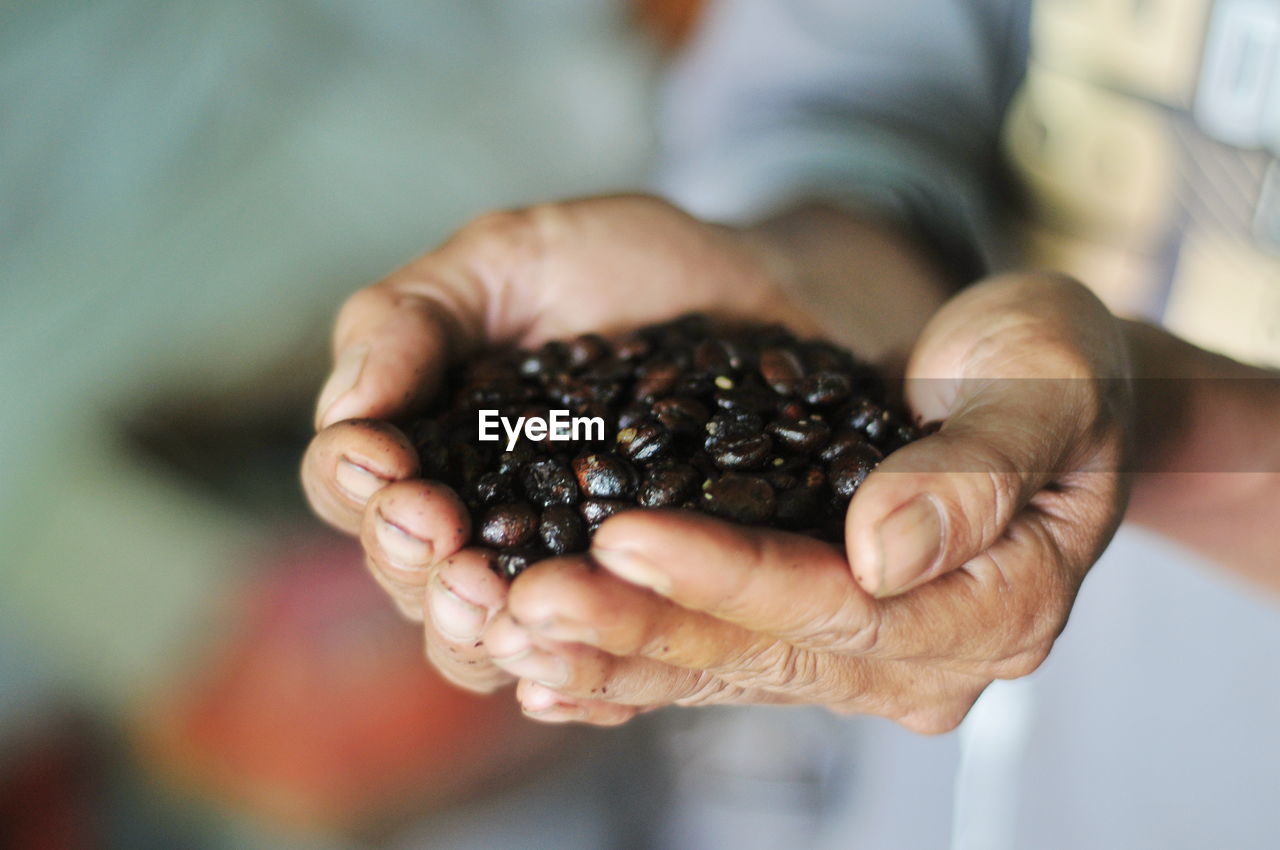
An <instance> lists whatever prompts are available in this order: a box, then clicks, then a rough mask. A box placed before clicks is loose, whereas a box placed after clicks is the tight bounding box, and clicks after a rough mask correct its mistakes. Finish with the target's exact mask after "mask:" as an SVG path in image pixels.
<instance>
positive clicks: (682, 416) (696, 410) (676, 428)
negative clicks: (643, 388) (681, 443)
mask: <svg viewBox="0 0 1280 850" xmlns="http://www.w3.org/2000/svg"><path fill="white" fill-rule="evenodd" d="M653 415H654V416H656V417H657V418H658V422H660V423H661V424H662V426H663V427H664V428H666V429H667V430H668V431H670V432H671V433H673V434H695V435H696V434H701V433H702V429H703V427H704V426H705V425H706V424H707V420H708V419H710V418H711V412H710V411H709V410H708V409H707V406H706V405H705V404H703V403H702V402H700V401H698V400H697V399H696V398H690V397H688V396H672V397H670V398H664V399H662V400H661V401H657V402H654V404H653Z"/></svg>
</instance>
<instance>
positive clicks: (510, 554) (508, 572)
mask: <svg viewBox="0 0 1280 850" xmlns="http://www.w3.org/2000/svg"><path fill="white" fill-rule="evenodd" d="M545 557H546V552H544V551H543V550H542V548H541V547H539V546H535V545H533V544H526V545H524V546H514V547H512V548H510V549H503V550H502V551H501V552H499V553H498V556H497V557H496V558H495V559H494V562H493V571H494V572H495V573H497V574H498V575H500V576H502V577H503V578H505V579H507V580H508V581H510V580H512V579H514V578H515V577H516V576H518V575H520V574H521V573H522V572H524V571H525V570H527V569H529V567H531V566H533V565H534V564H536V563H537V562H538V561H541V560H542V559H543V558H545Z"/></svg>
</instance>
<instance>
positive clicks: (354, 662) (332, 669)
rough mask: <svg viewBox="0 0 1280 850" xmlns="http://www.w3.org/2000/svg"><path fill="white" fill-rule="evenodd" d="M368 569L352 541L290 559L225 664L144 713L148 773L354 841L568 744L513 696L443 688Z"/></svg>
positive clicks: (304, 547)
mask: <svg viewBox="0 0 1280 850" xmlns="http://www.w3.org/2000/svg"><path fill="white" fill-rule="evenodd" d="M360 557H361V556H360V550H359V547H358V546H356V545H354V544H352V543H350V542H348V541H346V540H334V539H330V538H325V539H324V540H323V542H315V541H312V542H307V543H302V544H298V545H291V546H288V547H285V548H284V551H283V554H282V555H280V556H279V557H277V558H275V559H273V562H272V563H269V564H268V569H267V570H266V571H265V572H264V573H263V575H262V578H261V579H260V580H258V581H256V582H254V583H253V584H252V585H251V586H250V587H249V588H248V590H247V593H246V594H245V596H244V598H243V599H242V600H241V602H240V603H239V604H238V605H237V606H236V610H235V611H234V612H233V613H234V621H233V623H232V625H231V634H230V635H229V637H228V639H227V640H226V641H224V642H222V644H221V646H222V648H221V650H220V651H219V652H218V653H217V656H216V658H214V659H213V660H212V661H211V662H210V663H208V664H207V665H204V666H203V667H202V668H201V669H199V670H198V671H196V672H195V673H194V674H193V675H192V676H191V678H190V681H187V682H185V683H182V684H181V685H179V686H178V687H177V688H176V689H175V690H174V691H173V692H172V693H168V694H165V695H163V696H161V697H160V698H158V699H156V700H153V701H152V702H150V703H149V704H148V705H147V707H146V708H145V709H144V711H143V712H142V714H141V718H140V720H139V722H138V724H137V737H138V739H139V741H140V743H141V749H142V752H143V754H144V760H145V761H146V762H147V763H148V764H149V765H151V766H153V767H155V768H157V769H158V770H159V771H160V772H161V773H162V774H164V775H167V776H171V777H174V778H175V779H177V780H178V782H179V784H181V785H183V786H186V787H189V788H194V789H196V790H198V791H201V792H203V793H206V794H208V795H211V796H213V797H215V798H217V799H219V800H223V801H226V802H230V803H232V804H235V805H239V806H244V807H247V808H248V809H250V810H251V811H252V812H254V813H256V814H258V815H260V816H264V817H267V818H269V819H272V820H275V821H283V822H285V823H287V824H290V825H294V826H298V827H302V828H304V829H308V830H325V831H332V830H337V831H344V832H349V831H357V830H359V831H367V830H369V829H372V828H376V826H377V825H379V824H387V823H390V822H393V821H395V820H396V819H397V818H399V817H400V816H402V815H409V814H413V815H420V814H423V813H424V812H426V811H429V810H430V809H431V808H432V807H434V806H438V805H441V804H443V803H445V802H449V801H455V800H457V799H459V798H460V797H464V796H466V795H468V794H475V793H480V792H483V791H485V790H486V789H489V788H497V787H500V786H502V785H504V784H506V783H507V782H509V781H510V780H512V779H513V778H515V777H519V776H520V775H522V774H523V773H524V772H525V771H526V770H527V769H529V768H530V766H531V764H532V762H534V761H535V760H536V759H537V756H538V755H539V754H545V753H547V752H548V750H549V748H550V745H551V744H553V743H554V742H555V741H557V740H560V739H561V737H562V735H563V732H562V731H561V730H558V729H553V728H550V727H545V726H539V725H537V724H535V723H533V722H531V721H528V720H527V719H525V718H524V717H522V716H521V715H520V713H519V710H518V709H517V708H516V706H515V701H514V699H513V697H512V695H511V694H510V693H508V692H502V693H499V694H496V695H494V696H492V697H481V696H475V695H472V694H468V693H464V692H463V691H460V690H458V689H457V688H455V687H454V686H452V685H449V684H448V683H446V682H445V681H444V680H442V679H440V678H439V677H437V676H436V675H435V674H433V673H432V672H431V671H430V669H429V667H428V665H427V663H426V661H425V660H424V659H423V657H422V652H421V644H420V627H418V626H416V625H413V624H409V623H407V622H405V621H404V620H403V619H401V618H400V617H399V616H398V615H396V614H395V613H394V612H393V609H392V606H391V604H390V603H389V602H388V601H387V599H386V598H385V597H384V596H383V594H382V593H381V591H379V590H378V588H377V587H376V586H375V584H374V583H373V581H372V580H371V579H370V578H369V577H368V576H367V575H366V573H365V572H364V570H363V568H362V567H361V565H360Z"/></svg>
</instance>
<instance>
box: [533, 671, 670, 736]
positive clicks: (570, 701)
mask: <svg viewBox="0 0 1280 850" xmlns="http://www.w3.org/2000/svg"><path fill="white" fill-rule="evenodd" d="M516 699H517V700H518V701H519V702H520V708H521V710H523V711H524V713H525V715H526V716H527V717H530V718H532V719H533V720H538V721H541V722H543V723H572V722H577V723H590V724H592V725H593V726H618V725H621V724H623V723H626V722H627V721H628V720H630V719H631V718H633V717H635V716H636V715H637V714H640V713H643V712H646V711H652V707H641V706H634V705H618V704H617V703H613V702H604V701H601V700H589V699H574V698H573V697H570V696H567V695H565V694H561V693H557V692H556V691H554V690H552V689H551V688H548V687H545V686H543V685H539V684H537V683H535V682H531V681H529V680H528V679H521V680H520V683H519V684H518V685H516Z"/></svg>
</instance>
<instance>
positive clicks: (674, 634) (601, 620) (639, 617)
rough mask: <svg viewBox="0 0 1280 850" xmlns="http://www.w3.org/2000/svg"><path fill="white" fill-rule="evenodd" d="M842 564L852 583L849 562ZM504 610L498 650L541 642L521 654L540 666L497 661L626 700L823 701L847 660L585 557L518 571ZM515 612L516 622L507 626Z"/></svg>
mask: <svg viewBox="0 0 1280 850" xmlns="http://www.w3.org/2000/svg"><path fill="white" fill-rule="evenodd" d="M839 572H840V573H841V574H843V575H844V577H845V581H846V582H849V583H850V584H852V582H851V580H850V579H849V578H848V575H849V571H848V569H847V568H840V569H839ZM855 589H856V588H855ZM858 592H859V593H861V591H858ZM507 612H508V614H509V615H510V620H509V622H508V621H506V620H504V621H503V622H501V623H499V624H498V625H497V628H498V629H499V630H500V631H501V633H502V639H503V641H504V642H505V645H504V649H503V652H502V654H503V655H504V656H505V655H506V653H507V652H511V653H516V652H517V651H524V650H526V649H528V648H529V647H533V648H534V649H535V650H543V651H542V652H535V653H533V654H532V655H533V660H532V661H529V660H527V657H521V658H520V659H519V663H520V664H521V665H524V664H526V663H527V664H530V665H533V664H536V665H539V666H540V667H541V669H542V670H543V671H544V672H543V673H542V674H541V675H538V674H537V673H536V672H535V670H534V668H533V667H524V666H521V667H513V666H510V665H509V664H504V663H503V661H502V660H500V661H499V663H500V664H503V666H505V667H506V669H508V670H510V671H511V672H513V673H515V674H516V675H519V676H522V677H526V678H533V679H536V680H539V681H541V682H542V684H547V685H550V686H553V687H556V688H557V689H559V690H562V691H565V692H568V693H574V694H579V695H582V696H588V697H592V698H603V696H604V693H605V691H606V690H607V693H608V695H609V698H610V699H617V700H618V701H621V702H629V703H658V702H676V703H681V704H691V703H699V704H700V703H712V702H745V703H775V702H791V701H795V700H807V701H819V702H820V701H825V700H826V699H829V698H830V697H831V696H832V693H833V687H834V686H836V685H838V684H839V682H840V681H841V679H842V677H843V676H845V675H846V673H844V672H838V673H837V675H834V676H831V675H829V673H830V671H831V670H832V665H833V664H842V663H843V662H842V661H839V662H838V661H837V660H836V659H835V658H834V657H831V656H818V655H815V654H814V653H812V652H809V651H807V650H805V649H803V648H800V647H797V646H795V645H792V644H790V643H788V642H786V641H785V640H781V639H779V638H777V637H775V636H774V635H771V634H767V633H763V632H753V631H750V630H747V629H744V628H742V627H741V626H739V625H735V624H734V623H731V622H728V621H726V620H721V619H718V618H716V617H713V616H710V615H708V614H706V613H704V612H701V611H691V610H688V609H686V608H683V607H681V606H679V605H676V604H674V603H673V602H672V601H671V600H668V599H664V598H662V597H660V596H657V595H655V594H653V593H651V592H648V591H646V590H645V589H643V588H641V587H638V586H636V585H633V584H630V583H629V582H626V581H622V580H621V579H619V578H617V577H615V576H612V575H610V574H609V573H608V572H605V571H600V570H594V569H591V567H590V565H589V564H588V563H587V562H586V561H585V560H584V559H581V558H563V559H557V560H554V561H547V562H544V563H542V564H539V565H537V567H535V568H533V569H531V570H529V571H528V572H526V573H524V574H523V575H521V577H520V580H519V581H517V582H516V583H515V584H514V585H512V588H511V592H510V595H509V596H508V600H507ZM517 622H518V623H520V624H521V626H520V629H516V628H514V627H513V626H512V624H514V623H517ZM521 629H522V630H523V631H521ZM488 640H489V637H488V636H487V635H486V641H488ZM588 647H590V648H591V649H592V650H593V651H592V652H586V651H585V650H586V649H587V648H588ZM496 652H497V650H495V653H496ZM632 662H635V663H632ZM641 662H647V663H641ZM672 667H675V668H680V669H679V670H675V671H673V670H671V669H670V668H672ZM553 673H554V675H555V676H556V678H554V679H552V678H550V677H551V676H552V675H553Z"/></svg>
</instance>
